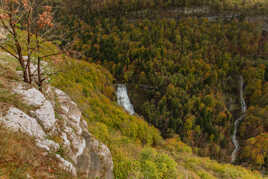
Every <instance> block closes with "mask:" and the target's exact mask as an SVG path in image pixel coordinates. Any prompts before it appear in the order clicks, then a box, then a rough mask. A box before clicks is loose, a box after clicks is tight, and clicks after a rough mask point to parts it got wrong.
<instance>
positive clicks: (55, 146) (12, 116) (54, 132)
mask: <svg viewBox="0 0 268 179" xmlns="http://www.w3.org/2000/svg"><path fill="white" fill-rule="evenodd" d="M10 86H11V89H12V93H14V94H16V95H19V96H20V97H21V98H20V99H18V100H22V102H23V103H25V105H28V106H31V109H32V110H31V111H30V113H29V112H28V113H26V112H25V111H23V110H22V109H19V108H16V107H14V106H12V105H8V104H5V107H2V109H4V110H2V111H1V115H0V124H1V125H3V126H4V127H6V128H9V129H10V130H12V131H19V132H22V133H25V134H27V135H29V136H31V137H33V138H34V140H35V143H36V146H38V147H40V148H42V149H43V150H44V153H43V154H44V155H50V154H52V155H55V156H56V158H57V159H58V165H59V167H60V168H62V169H64V170H66V171H68V172H70V173H72V175H73V176H77V175H79V176H82V177H86V178H107V179H110V178H113V161H112V156H111V153H110V150H109V148H108V147H107V146H106V145H104V144H102V143H101V142H99V141H98V140H96V139H95V138H94V137H93V136H92V135H91V133H90V132H89V131H88V127H87V123H86V121H84V120H83V119H82V115H81V112H80V110H79V109H78V107H77V105H76V103H74V102H73V101H72V100H71V99H70V97H69V96H68V95H67V94H65V93H64V92H63V91H61V90H59V89H56V88H54V87H51V86H48V87H46V89H45V92H44V94H42V93H41V92H40V91H38V90H37V89H36V88H34V87H32V86H29V85H27V84H24V83H18V82H12V83H11V84H10ZM1 105H4V104H1Z"/></svg>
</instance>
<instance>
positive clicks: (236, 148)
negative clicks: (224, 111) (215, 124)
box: [231, 76, 247, 163]
mask: <svg viewBox="0 0 268 179" xmlns="http://www.w3.org/2000/svg"><path fill="white" fill-rule="evenodd" d="M243 86H244V78H243V77H242V76H240V103H241V112H242V115H241V116H240V117H239V118H238V119H237V120H236V121H235V123H234V132H233V135H232V142H233V144H234V146H235V149H234V151H233V152H232V158H231V163H234V162H235V160H236V155H237V152H238V150H239V143H238V140H237V139H236V133H237V128H238V125H239V123H240V121H241V120H242V119H243V118H244V117H245V112H246V111H247V105H246V102H245V99H244V93H243Z"/></svg>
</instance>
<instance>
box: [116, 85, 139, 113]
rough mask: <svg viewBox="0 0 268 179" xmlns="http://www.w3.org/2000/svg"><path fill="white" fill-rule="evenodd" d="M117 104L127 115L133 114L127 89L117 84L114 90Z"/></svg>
mask: <svg viewBox="0 0 268 179" xmlns="http://www.w3.org/2000/svg"><path fill="white" fill-rule="evenodd" d="M116 97H117V103H118V104H119V105H120V106H122V107H123V108H124V109H125V110H126V111H127V112H128V113H129V114H131V115H133V114H135V111H134V108H133V105H132V104H131V102H130V100H129V97H128V94H127V87H126V85H125V84H118V85H117V88H116Z"/></svg>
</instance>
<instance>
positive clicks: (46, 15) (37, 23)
mask: <svg viewBox="0 0 268 179" xmlns="http://www.w3.org/2000/svg"><path fill="white" fill-rule="evenodd" d="M0 23H1V28H3V29H4V31H5V33H6V34H5V36H3V37H2V39H1V43H0V48H1V49H2V50H3V51H5V52H7V53H8V54H10V55H11V56H13V57H15V58H16V59H17V60H18V61H19V63H20V65H21V68H22V71H23V79H24V81H25V82H27V83H30V84H31V83H33V82H34V83H36V84H37V85H38V86H39V88H40V89H41V87H42V82H43V81H44V80H45V77H42V74H41V69H40V68H41V67H40V64H41V62H40V61H41V59H42V56H41V54H40V48H41V46H42V38H44V37H45V35H46V33H47V31H48V29H50V28H52V27H53V16H52V8H51V7H50V6H48V5H44V4H42V3H41V4H39V3H37V2H36V1H31V0H3V1H1V4H0ZM22 31H26V33H27V35H24V36H21V35H20V34H21V32H22ZM46 56H48V54H46ZM34 59H36V60H35V61H36V65H37V74H38V75H37V76H38V77H37V79H33V73H34V72H33V70H32V68H31V67H32V66H33V61H34Z"/></svg>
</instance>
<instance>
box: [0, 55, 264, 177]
mask: <svg viewBox="0 0 268 179" xmlns="http://www.w3.org/2000/svg"><path fill="white" fill-rule="evenodd" d="M0 62H1V63H0V64H1V66H0V68H1V90H0V91H1V94H0V96H1V97H0V99H1V104H3V103H5V104H8V105H15V106H16V107H17V108H19V109H21V110H23V111H25V112H26V113H29V112H27V111H29V110H30V109H28V108H27V106H26V105H25V104H23V102H20V103H18V102H17V100H16V98H15V97H14V95H13V94H12V93H11V91H10V89H9V88H8V86H9V84H10V82H12V81H13V82H14V81H20V77H18V76H17V75H16V69H18V68H17V67H18V64H17V62H16V61H15V60H14V59H12V58H10V57H8V56H6V55H3V54H2V55H1V60H0ZM51 62H52V64H54V65H53V66H54V68H55V66H56V68H55V69H56V71H59V73H58V74H57V75H54V76H52V78H51V81H50V82H49V84H51V85H53V86H55V87H57V88H59V89H62V90H63V91H65V92H66V93H67V94H69V95H70V97H71V98H72V100H73V101H75V102H76V103H77V105H78V107H79V109H80V110H81V111H82V116H83V117H82V118H83V119H85V120H86V121H87V123H88V128H89V131H90V132H91V133H92V134H93V135H94V136H96V137H97V138H98V139H99V140H100V141H102V142H104V143H105V144H106V145H107V146H108V147H109V148H110V150H111V152H112V156H113V162H114V175H115V177H116V178H122V179H124V178H127V177H130V178H143V177H148V178H185V177H193V178H261V176H260V174H258V173H257V172H255V173H253V172H251V171H249V170H247V169H245V168H242V167H238V166H232V165H230V164H219V163H217V162H216V161H212V160H210V159H208V158H200V157H197V156H195V155H194V154H192V149H191V148H190V147H189V146H187V145H185V144H184V143H182V142H181V141H180V140H179V138H178V137H176V138H175V137H174V138H172V139H168V140H163V139H162V137H161V136H160V135H159V132H158V130H157V129H155V128H154V127H152V126H150V125H148V124H147V123H146V122H145V121H144V120H143V119H142V118H140V117H137V116H130V115H128V114H127V113H126V112H125V111H124V110H123V109H122V108H121V107H119V106H118V105H117V104H116V102H115V100H114V99H115V98H114V87H113V84H112V80H113V78H112V76H111V74H110V73H109V72H107V71H106V70H105V69H103V68H102V67H101V66H99V65H95V64H89V63H87V62H82V61H77V60H73V59H70V58H68V57H66V58H65V59H64V60H63V61H62V60H61V62H58V64H56V65H55V63H54V62H53V61H51ZM0 133H2V134H4V133H5V134H4V135H3V136H4V140H1V155H0V171H1V176H2V177H4V178H14V177H15V178H20V177H24V176H26V175H27V174H30V175H31V176H32V177H34V178H38V177H40V176H47V175H49V176H51V177H52V176H54V177H56V178H58V177H60V176H61V177H60V178H62V177H66V178H68V175H69V174H68V173H66V174H61V175H60V172H59V171H58V169H56V168H57V167H58V166H57V165H56V164H55V163H54V162H53V161H55V159H53V155H52V154H51V157H52V158H51V159H48V158H46V157H42V156H40V155H39V154H40V153H41V151H42V150H41V149H39V148H38V147H36V146H35V145H34V143H32V139H31V137H29V136H27V135H24V134H21V133H12V132H7V129H5V128H3V127H1V129H0ZM1 136H2V135H1ZM22 141H23V143H22ZM19 146H20V147H19ZM14 149H15V150H14ZM26 151H31V153H28V152H27V155H25V154H24V153H25V152H26ZM33 156H39V157H38V158H36V157H35V158H34V157H33ZM31 160H36V162H35V163H32V162H31ZM7 161H9V162H8V163H7ZM44 161H45V163H44ZM38 162H41V164H39V163H38ZM41 166H42V172H41V170H40V167H41ZM51 168H52V169H53V170H50V169H51ZM54 172H56V173H54ZM63 173H64V171H63ZM69 177H70V175H69Z"/></svg>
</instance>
